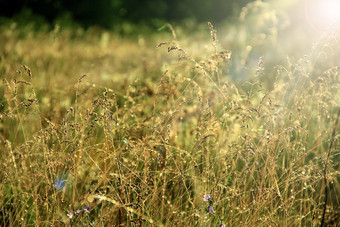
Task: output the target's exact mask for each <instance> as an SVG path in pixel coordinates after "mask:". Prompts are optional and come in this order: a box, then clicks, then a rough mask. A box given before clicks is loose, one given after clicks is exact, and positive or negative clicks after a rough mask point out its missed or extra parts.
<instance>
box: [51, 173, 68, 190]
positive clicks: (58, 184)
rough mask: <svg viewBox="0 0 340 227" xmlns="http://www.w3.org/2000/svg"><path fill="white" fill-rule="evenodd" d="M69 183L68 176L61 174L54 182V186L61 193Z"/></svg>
mask: <svg viewBox="0 0 340 227" xmlns="http://www.w3.org/2000/svg"><path fill="white" fill-rule="evenodd" d="M66 182H67V174H66V173H61V174H59V176H58V177H57V178H55V180H54V181H53V186H54V188H55V189H56V190H58V191H61V190H63V189H64V187H65V186H66Z"/></svg>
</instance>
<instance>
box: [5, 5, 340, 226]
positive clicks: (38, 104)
mask: <svg viewBox="0 0 340 227" xmlns="http://www.w3.org/2000/svg"><path fill="white" fill-rule="evenodd" d="M246 14H247V15H248V14H250V13H249V12H248V11H245V12H243V14H242V15H241V17H240V18H241V19H240V22H239V24H237V25H229V26H227V25H226V29H225V31H224V30H223V29H222V28H221V32H220V30H218V29H216V28H214V27H213V25H211V24H210V23H209V24H208V25H206V24H205V25H204V26H197V29H196V31H195V32H188V31H186V29H185V28H184V27H180V26H178V27H174V28H173V27H172V26H170V25H166V26H165V27H164V29H163V30H162V31H159V32H158V33H157V31H155V34H152V35H145V34H144V35H134V36H129V37H126V36H124V35H119V34H118V33H115V32H108V31H104V30H100V29H98V28H91V29H89V30H87V31H84V30H82V29H77V30H73V31H71V30H70V29H67V28H63V27H58V26H56V27H55V28H54V29H52V30H51V31H50V30H43V31H34V30H33V29H32V27H30V26H29V25H28V26H26V27H20V28H19V27H18V26H17V25H16V24H8V25H3V26H1V27H0V43H1V45H0V57H1V58H0V78H1V80H2V84H1V86H0V100H1V105H0V118H1V119H0V150H1V155H0V163H1V164H0V180H1V184H0V223H1V225H8V226H11V225H12V226H64V225H74V226H162V225H164V226H224V225H225V226H319V225H330V226H331V225H336V223H339V222H340V175H339V171H340V137H339V135H340V134H339V132H340V119H339V118H340V61H339V59H340V45H339V40H340V32H339V31H340V29H339V28H338V29H336V28H334V30H331V31H329V32H328V33H325V34H324V35H323V37H322V38H321V39H319V41H318V42H316V43H312V42H306V41H305V40H299V39H298V38H296V39H293V38H292V37H290V38H287V37H289V36H288V35H287V34H284V33H283V32H280V31H281V30H280V29H283V28H280V26H281V25H282V24H283V23H276V24H275V23H271V26H268V24H263V23H264V20H263V19H261V18H259V19H258V20H254V17H251V18H250V19H249V20H248V21H247V18H246V16H247V15H246ZM261 15H263V14H261ZM267 19H268V18H267ZM267 19H266V20H265V21H266V22H268V20H269V22H273V21H277V20H279V19H280V18H279V17H278V16H277V15H274V14H273V15H271V14H269V19H268V20H267ZM274 19H275V20H274ZM271 20H272V21H271ZM280 20H281V19H280ZM282 20H283V19H282ZM269 22H268V23H269ZM186 26H190V24H189V25H186ZM216 30H217V32H216ZM294 34H295V35H297V34H298V33H294ZM298 35H300V36H296V37H301V34H298ZM287 43H289V46H288V45H287Z"/></svg>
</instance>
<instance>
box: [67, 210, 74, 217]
mask: <svg viewBox="0 0 340 227" xmlns="http://www.w3.org/2000/svg"><path fill="white" fill-rule="evenodd" d="M67 216H68V217H69V218H70V219H72V218H73V212H72V211H69V212H68V213H67Z"/></svg>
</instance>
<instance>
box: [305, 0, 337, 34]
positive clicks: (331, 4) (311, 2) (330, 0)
mask: <svg viewBox="0 0 340 227" xmlns="http://www.w3.org/2000/svg"><path fill="white" fill-rule="evenodd" d="M305 13H306V19H307V20H308V23H309V24H310V25H311V26H312V27H314V28H315V29H317V30H324V29H327V28H329V27H330V26H332V25H334V24H335V23H338V22H340V0H305Z"/></svg>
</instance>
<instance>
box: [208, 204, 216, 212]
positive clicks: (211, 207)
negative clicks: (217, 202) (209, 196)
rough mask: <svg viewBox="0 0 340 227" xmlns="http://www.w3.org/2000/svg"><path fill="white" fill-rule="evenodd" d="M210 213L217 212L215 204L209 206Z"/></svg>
mask: <svg viewBox="0 0 340 227" xmlns="http://www.w3.org/2000/svg"><path fill="white" fill-rule="evenodd" d="M208 213H215V211H214V208H213V206H211V205H210V206H209V208H208Z"/></svg>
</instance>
